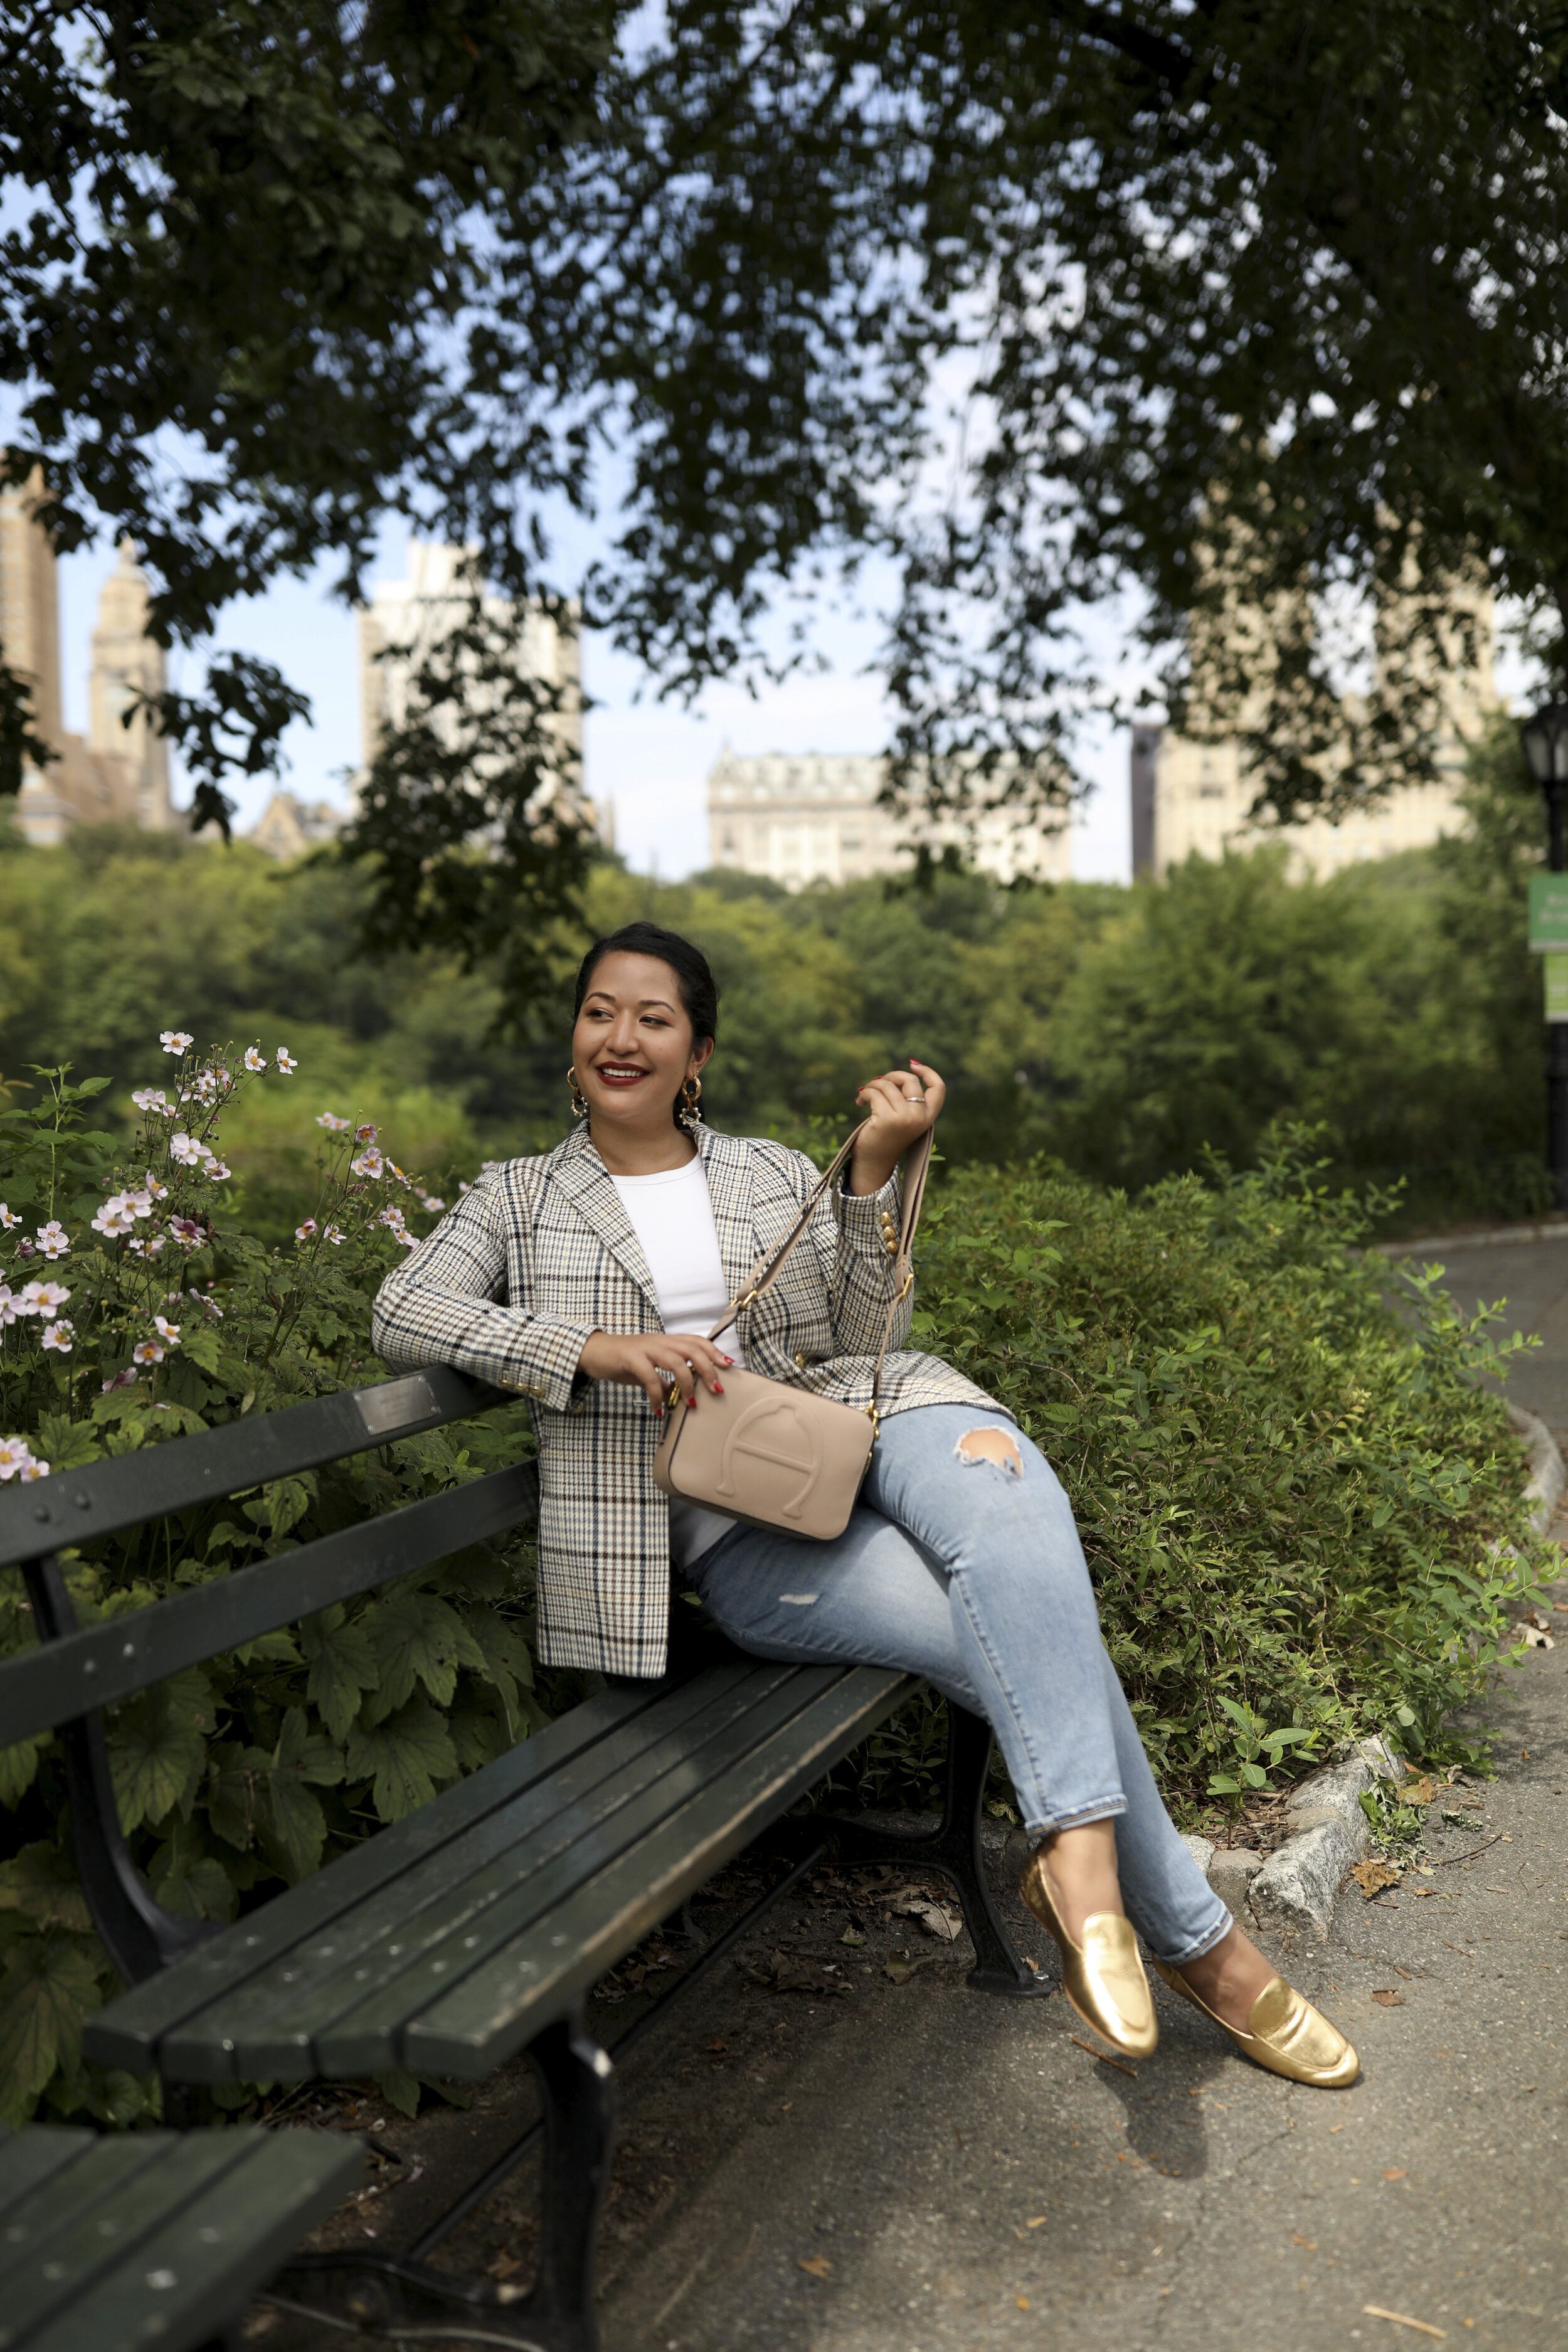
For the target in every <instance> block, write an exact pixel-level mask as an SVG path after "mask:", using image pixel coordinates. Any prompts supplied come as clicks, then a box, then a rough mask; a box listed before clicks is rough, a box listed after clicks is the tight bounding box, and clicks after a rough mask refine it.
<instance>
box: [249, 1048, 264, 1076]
mask: <svg viewBox="0 0 1568 2352" xmlns="http://www.w3.org/2000/svg"><path fill="white" fill-rule="evenodd" d="M245 1066H246V1068H247V1070H264V1069H265V1068H266V1067H267V1056H266V1055H265V1054H263V1053H261V1052H259V1051H258V1048H257V1047H256V1046H254V1045H247V1047H246V1049H245Z"/></svg>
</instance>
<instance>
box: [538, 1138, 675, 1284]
mask: <svg viewBox="0 0 1568 2352" xmlns="http://www.w3.org/2000/svg"><path fill="white" fill-rule="evenodd" d="M552 1156H553V1159H554V1161H555V1166H554V1171H553V1174H554V1179H555V1187H556V1190H557V1192H559V1193H560V1194H561V1196H562V1198H563V1200H566V1201H570V1202H571V1203H572V1206H573V1207H574V1209H575V1210H576V1212H577V1213H578V1215H579V1216H580V1217H581V1218H582V1220H583V1222H584V1224H585V1225H587V1226H588V1228H589V1229H590V1231H591V1232H592V1233H593V1234H595V1236H596V1237H597V1239H598V1240H599V1241H601V1242H602V1243H603V1244H604V1245H605V1248H606V1249H607V1250H608V1251H609V1253H610V1255H611V1256H612V1257H613V1258H615V1259H616V1261H617V1262H618V1263H619V1264H620V1265H622V1266H624V1267H625V1269H626V1273H627V1274H629V1275H630V1276H631V1278H632V1280H633V1281H634V1282H635V1283H636V1284H637V1288H638V1289H639V1290H640V1291H641V1292H642V1294H643V1297H645V1298H646V1299H647V1303H648V1305H649V1306H650V1307H652V1309H653V1312H654V1315H655V1318H658V1291H657V1290H656V1289H655V1287H654V1280H653V1276H652V1275H651V1274H650V1273H649V1272H648V1265H647V1258H646V1257H644V1255H643V1252H642V1244H641V1243H640V1242H639V1241H638V1239H637V1235H636V1234H635V1233H634V1232H633V1230H632V1223H631V1219H630V1218H629V1217H628V1216H627V1214H626V1207H625V1204H624V1203H623V1202H622V1200H621V1196H620V1194H619V1193H618V1192H616V1188H615V1185H614V1184H613V1183H612V1182H611V1181H610V1177H609V1174H608V1172H607V1171H606V1170H605V1163H604V1161H603V1160H601V1159H600V1157H599V1155H598V1153H597V1152H596V1151H595V1149H594V1146H593V1144H592V1143H591V1142H590V1140H589V1139H588V1137H587V1135H586V1134H585V1133H584V1132H583V1131H582V1130H579V1131H578V1132H577V1133H576V1134H574V1135H569V1136H568V1137H567V1138H566V1140H565V1142H564V1143H563V1144H560V1145H558V1146H557V1147H556V1150H555V1151H554V1153H553V1155H552Z"/></svg>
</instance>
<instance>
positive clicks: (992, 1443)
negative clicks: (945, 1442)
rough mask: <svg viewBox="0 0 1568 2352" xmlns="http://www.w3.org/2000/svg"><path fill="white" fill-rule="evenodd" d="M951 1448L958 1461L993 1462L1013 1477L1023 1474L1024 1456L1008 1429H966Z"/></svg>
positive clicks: (1019, 1476)
mask: <svg viewBox="0 0 1568 2352" xmlns="http://www.w3.org/2000/svg"><path fill="white" fill-rule="evenodd" d="M952 1450H953V1453H954V1454H955V1455H956V1457H957V1459H958V1460H959V1461H960V1462H968V1463H975V1462H994V1463H995V1465H996V1466H997V1468H998V1469H999V1470H1005V1471H1006V1472H1007V1473H1008V1474H1009V1475H1010V1476H1012V1477H1014V1478H1021V1477H1022V1476H1023V1475H1024V1457H1023V1455H1022V1454H1020V1453H1019V1451H1018V1441H1017V1439H1016V1437H1015V1436H1014V1434H1013V1433H1012V1431H1011V1430H1010V1429H966V1430H965V1431H964V1433H963V1436H962V1437H961V1438H960V1439H959V1441H958V1444H956V1445H955V1446H954V1447H953V1449H952Z"/></svg>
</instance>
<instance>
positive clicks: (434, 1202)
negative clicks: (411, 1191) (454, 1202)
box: [419, 1192, 447, 1217]
mask: <svg viewBox="0 0 1568 2352" xmlns="http://www.w3.org/2000/svg"><path fill="white" fill-rule="evenodd" d="M419 1205H420V1207H421V1208H422V1209H426V1210H427V1211H428V1212H429V1213H430V1215H431V1216H433V1217H438V1216H439V1215H440V1213H441V1212H442V1210H443V1209H444V1208H445V1207H446V1205H447V1203H446V1202H445V1201H443V1199H442V1198H441V1195H440V1194H439V1192H421V1193H420V1195H419Z"/></svg>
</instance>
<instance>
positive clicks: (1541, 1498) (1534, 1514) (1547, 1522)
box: [1508, 1404, 1568, 1536]
mask: <svg viewBox="0 0 1568 2352" xmlns="http://www.w3.org/2000/svg"><path fill="white" fill-rule="evenodd" d="M1508 1418H1509V1423H1510V1427H1511V1428H1512V1429H1513V1431H1514V1432H1515V1433H1516V1434H1517V1435H1518V1436H1520V1437H1522V1438H1523V1440H1524V1442H1525V1444H1526V1445H1528V1447H1529V1448H1530V1482H1529V1484H1528V1485H1527V1486H1526V1487H1525V1490H1524V1491H1525V1493H1526V1494H1527V1495H1528V1496H1530V1498H1531V1505H1530V1524H1531V1527H1532V1528H1534V1529H1535V1532H1536V1534H1537V1535H1538V1536H1543V1535H1544V1534H1545V1533H1546V1530H1547V1528H1549V1527H1550V1526H1551V1525H1552V1513H1553V1512H1554V1511H1555V1510H1556V1508H1557V1505H1558V1502H1559V1500H1560V1499H1561V1496H1562V1493H1563V1487H1564V1486H1568V1469H1565V1468H1564V1467H1563V1456H1562V1454H1561V1453H1560V1452H1559V1451H1558V1446H1557V1440H1556V1439H1555V1438H1554V1437H1553V1436H1552V1432H1551V1431H1550V1430H1549V1429H1548V1428H1547V1426H1546V1423H1544V1422H1543V1421H1542V1420H1540V1419H1539V1418H1538V1417H1537V1416H1536V1414H1534V1413H1532V1412H1526V1411H1525V1409H1524V1407H1523V1406H1522V1405H1521V1404H1510V1407H1509V1409H1508Z"/></svg>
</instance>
